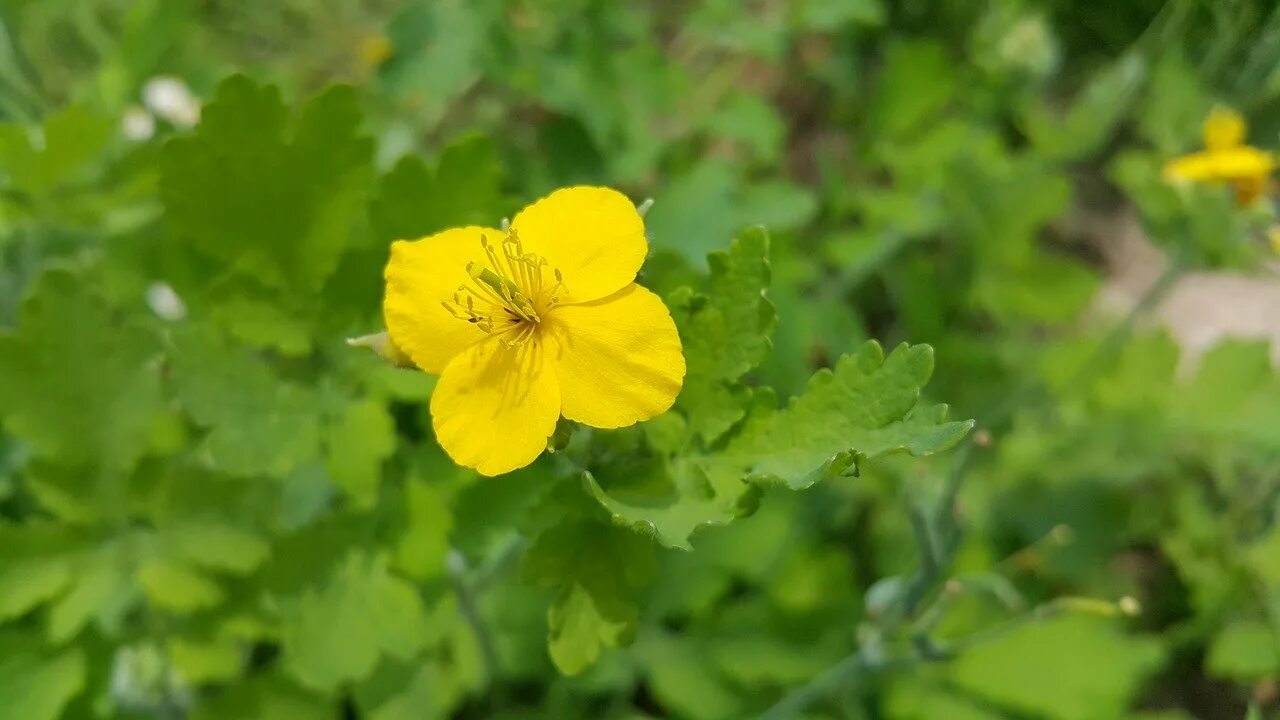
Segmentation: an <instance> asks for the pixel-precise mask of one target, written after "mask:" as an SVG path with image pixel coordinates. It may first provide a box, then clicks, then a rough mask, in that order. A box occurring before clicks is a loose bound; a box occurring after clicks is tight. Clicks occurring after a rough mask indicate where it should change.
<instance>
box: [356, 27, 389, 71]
mask: <svg viewBox="0 0 1280 720" xmlns="http://www.w3.org/2000/svg"><path fill="white" fill-rule="evenodd" d="M395 49H396V48H395V45H393V44H392V42H391V38H389V37H387V36H386V35H366V36H365V37H364V38H363V39H361V40H360V47H359V52H358V57H359V61H360V66H361V67H362V68H364V69H366V70H372V69H374V68H377V67H378V66H380V65H382V63H384V62H386V61H387V60H390V59H391V56H392V55H393V54H395Z"/></svg>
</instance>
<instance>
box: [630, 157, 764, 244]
mask: <svg viewBox="0 0 1280 720" xmlns="http://www.w3.org/2000/svg"><path fill="white" fill-rule="evenodd" d="M735 187H736V178H735V171H734V168H733V167H732V166H731V165H728V164H726V163H725V162H723V161H719V160H705V161H703V162H701V163H700V164H698V165H696V166H695V167H694V168H692V169H691V170H689V171H688V172H686V173H684V174H683V175H679V176H676V177H674V178H672V179H671V180H670V181H669V182H667V183H666V184H665V185H664V186H663V188H662V189H661V190H660V191H659V192H658V193H657V194H656V195H655V196H654V202H653V209H651V210H650V211H649V214H648V215H646V216H645V228H646V230H647V234H648V235H649V238H650V240H651V241H652V242H653V244H654V246H655V247H660V248H670V249H671V250H672V251H674V252H676V253H679V254H680V255H681V257H683V258H685V259H686V260H688V261H690V262H691V263H697V264H701V263H702V259H703V258H704V257H706V255H707V253H708V252H711V251H712V250H714V249H715V248H718V247H723V245H724V243H725V242H727V241H728V240H729V239H730V238H732V237H733V233H734V232H735V231H736V230H737V229H738V228H740V227H741V226H742V225H744V224H745V223H742V222H741V221H740V220H739V218H738V215H737V213H736V211H735V208H736V207H737V203H736V201H737V198H736V196H735Z"/></svg>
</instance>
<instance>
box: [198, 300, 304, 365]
mask: <svg viewBox="0 0 1280 720" xmlns="http://www.w3.org/2000/svg"><path fill="white" fill-rule="evenodd" d="M213 317H214V319H216V320H217V322H218V323H219V324H221V325H222V326H224V327H225V328H226V329H227V332H228V333H229V334H230V335H231V336H232V337H234V338H236V339H237V340H240V341H242V342H244V343H246V344H248V345H252V346H254V347H261V348H272V349H275V350H278V351H279V352H280V354H281V355H286V356H289V357H301V356H304V355H306V354H307V353H309V352H311V344H312V341H311V328H310V327H308V326H307V324H306V323H305V322H303V321H302V320H300V319H299V318H297V317H295V316H294V315H292V314H290V313H289V312H288V311H287V310H286V309H285V308H282V307H281V306H280V305H279V304H278V303H273V302H268V301H266V300H262V299H253V298H249V297H245V296H241V295H237V296H235V297H232V298H228V299H226V300H222V301H220V302H218V303H217V304H216V305H214V306H213Z"/></svg>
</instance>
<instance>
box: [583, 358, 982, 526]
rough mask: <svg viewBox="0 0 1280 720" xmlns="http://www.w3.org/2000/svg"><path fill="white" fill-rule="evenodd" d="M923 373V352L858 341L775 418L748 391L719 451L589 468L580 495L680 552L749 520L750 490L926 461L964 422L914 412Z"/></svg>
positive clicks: (926, 372) (938, 408) (773, 405)
mask: <svg viewBox="0 0 1280 720" xmlns="http://www.w3.org/2000/svg"><path fill="white" fill-rule="evenodd" d="M932 372H933V349H932V348H930V347H929V346H927V345H915V346H909V345H905V344H904V345H902V346H900V347H899V348H898V349H897V350H895V351H894V352H893V354H892V355H890V356H889V357H888V359H886V358H885V357H884V353H883V351H882V350H881V349H880V346H879V344H877V343H875V342H868V343H867V344H865V345H863V347H862V349H861V350H859V351H858V353H857V354H855V355H852V356H846V357H843V358H841V359H840V361H839V362H838V363H837V364H836V367H835V370H834V371H832V370H821V371H819V372H818V373H817V374H815V375H814V377H813V378H812V379H811V380H810V381H809V384H808V386H807V388H806V389H805V392H804V394H802V395H800V396H799V397H797V398H795V399H794V400H793V401H792V402H791V404H790V405H789V406H788V407H787V408H785V409H782V410H779V409H777V401H776V399H775V398H774V396H773V394H772V392H769V391H757V392H756V393H755V394H754V395H753V396H752V404H753V406H754V409H753V410H751V411H750V412H749V413H748V418H747V420H746V422H745V425H744V426H743V428H742V430H741V431H740V432H739V433H738V434H737V435H735V436H733V437H732V438H731V439H730V440H729V442H728V444H727V445H726V447H725V448H724V449H723V450H722V451H720V452H718V453H712V454H708V455H702V456H696V457H680V456H676V457H673V458H659V457H647V458H646V457H644V456H640V457H638V458H633V459H628V460H618V461H615V462H613V463H612V464H597V465H595V466H593V467H592V468H590V471H589V472H588V473H586V474H585V476H584V481H585V482H586V486H587V491H588V492H589V493H590V494H591V495H592V496H593V497H594V498H595V499H596V500H597V501H599V502H600V504H601V505H603V506H604V507H605V509H606V510H608V511H609V512H610V513H611V514H612V515H613V519H614V521H615V522H619V523H622V524H625V525H628V526H630V527H632V528H634V529H636V530H637V531H638V532H642V533H645V534H653V535H654V536H655V537H656V538H657V540H658V541H659V542H661V543H662V544H663V545H666V546H667V547H671V548H679V549H686V550H687V549H690V548H691V547H692V546H691V544H690V537H691V535H692V534H693V533H694V531H696V530H698V529H699V528H702V527H705V526H709V525H723V524H726V523H728V522H731V521H732V520H733V519H734V518H736V517H739V516H741V515H744V514H748V513H750V512H752V511H754V509H755V507H756V505H757V504H758V502H759V488H758V487H756V485H758V484H771V483H781V484H784V485H786V486H787V487H790V488H791V489H793V490H803V489H805V488H807V487H809V486H811V485H813V484H814V483H816V482H818V481H820V480H822V479H824V478H827V477H832V476H835V475H839V474H842V473H844V472H846V471H848V470H850V469H851V468H852V469H853V470H854V471H856V469H857V463H858V462H859V461H860V460H869V459H874V458H876V457H879V456H882V455H886V454H890V453H897V452H905V453H908V454H911V455H929V454H932V453H937V452H941V451H943V450H946V449H947V448H949V447H951V446H952V445H954V444H955V443H956V442H958V441H959V440H960V439H961V438H963V437H964V435H965V434H966V433H967V432H968V431H969V429H970V428H971V427H972V426H973V422H972V421H962V422H948V421H947V420H946V415H947V407H946V406H945V405H933V406H930V405H919V400H920V391H921V389H922V387H923V386H924V383H925V382H926V381H927V380H928V379H929V376H930V374H931V373H932ZM633 454H634V455H639V454H638V453H633ZM744 480H751V481H753V482H752V483H747V482H744Z"/></svg>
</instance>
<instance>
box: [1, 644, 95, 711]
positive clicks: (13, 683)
mask: <svg viewBox="0 0 1280 720" xmlns="http://www.w3.org/2000/svg"><path fill="white" fill-rule="evenodd" d="M84 684H85V657H84V652H83V651H81V650H80V649H79V648H74V649H71V650H67V651H65V652H61V653H56V654H53V653H48V652H47V651H45V650H43V649H42V648H41V647H40V643H39V641H38V640H36V639H35V638H33V637H31V636H28V635H23V634H19V633H18V632H16V631H14V630H8V631H7V632H4V633H0V698H4V702H3V703H0V720H57V719H58V718H60V717H62V711H63V709H64V708H65V707H66V706H67V703H69V702H71V700H72V699H73V698H74V697H76V696H77V695H79V694H80V692H81V691H82V690H83V689H84Z"/></svg>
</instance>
